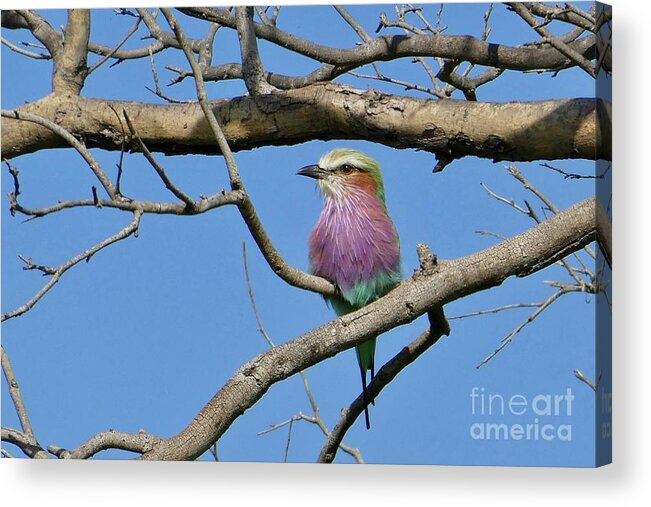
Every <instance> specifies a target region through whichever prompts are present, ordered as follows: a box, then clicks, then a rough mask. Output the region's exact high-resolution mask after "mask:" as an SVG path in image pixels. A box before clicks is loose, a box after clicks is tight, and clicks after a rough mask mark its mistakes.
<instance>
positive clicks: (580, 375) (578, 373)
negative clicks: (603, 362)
mask: <svg viewBox="0 0 651 507" xmlns="http://www.w3.org/2000/svg"><path fill="white" fill-rule="evenodd" d="M574 376H575V377H576V378H578V379H579V380H580V381H581V382H583V383H584V384H585V385H587V386H588V387H589V388H590V389H592V390H593V391H594V392H597V389H599V384H600V383H601V372H599V375H598V376H597V382H596V383H594V384H593V383H592V382H590V380H589V379H588V377H586V376H585V375H584V374H583V372H582V371H581V370H579V369H578V368H577V369H576V370H574Z"/></svg>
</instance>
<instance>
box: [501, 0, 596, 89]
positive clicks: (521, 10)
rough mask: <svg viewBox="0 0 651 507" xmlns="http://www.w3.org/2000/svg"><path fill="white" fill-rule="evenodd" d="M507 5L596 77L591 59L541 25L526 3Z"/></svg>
mask: <svg viewBox="0 0 651 507" xmlns="http://www.w3.org/2000/svg"><path fill="white" fill-rule="evenodd" d="M507 5H508V6H509V7H511V8H512V9H513V10H514V11H515V12H516V13H517V14H518V15H519V16H520V17H521V18H522V19H524V20H525V21H526V22H527V23H528V24H529V25H530V26H531V27H532V28H533V29H534V30H535V31H536V32H537V33H538V34H540V36H541V37H543V38H544V40H545V42H548V43H549V44H550V45H552V46H553V47H555V48H556V49H557V50H558V51H559V52H560V53H562V54H563V55H565V56H566V57H567V58H569V59H570V60H572V61H573V62H575V63H576V64H577V65H578V66H579V67H581V68H582V69H583V70H584V71H586V72H587V73H588V74H589V75H590V76H592V77H596V71H595V68H594V66H593V65H592V64H591V63H590V60H589V59H588V58H586V57H585V56H583V55H582V54H581V53H580V52H578V51H576V50H575V49H573V48H572V47H571V46H570V45H569V44H566V43H565V42H563V41H562V40H560V39H559V38H558V37H555V36H554V35H553V34H552V33H551V32H550V31H549V30H548V29H547V28H545V27H544V26H542V25H540V24H539V23H538V21H537V20H536V18H535V17H534V16H533V15H532V14H531V12H530V11H529V9H527V7H526V5H525V4H523V3H521V2H509V3H507ZM590 37H592V36H590Z"/></svg>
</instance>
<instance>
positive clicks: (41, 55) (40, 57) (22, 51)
mask: <svg viewBox="0 0 651 507" xmlns="http://www.w3.org/2000/svg"><path fill="white" fill-rule="evenodd" d="M2 43H3V44H4V45H5V46H7V47H8V48H9V49H11V50H12V51H15V52H16V53H18V54H19V55H22V56H28V57H29V58H34V59H35V60H51V59H52V56H51V55H48V54H45V53H35V52H33V51H28V50H27V49H23V48H21V47H20V46H16V45H15V44H13V43H12V42H10V41H8V40H7V39H5V38H4V37H2Z"/></svg>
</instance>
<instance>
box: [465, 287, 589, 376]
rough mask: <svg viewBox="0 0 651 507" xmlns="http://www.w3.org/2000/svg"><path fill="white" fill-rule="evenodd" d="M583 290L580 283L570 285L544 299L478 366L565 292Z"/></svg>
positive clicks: (502, 347)
mask: <svg viewBox="0 0 651 507" xmlns="http://www.w3.org/2000/svg"><path fill="white" fill-rule="evenodd" d="M583 291H584V287H581V286H578V285H569V286H565V287H563V288H561V289H559V290H557V291H556V292H554V293H553V294H552V295H551V296H549V297H548V298H547V299H546V300H545V301H543V303H542V304H541V305H540V306H539V307H538V308H537V309H536V311H534V312H533V313H532V314H531V315H529V316H528V317H527V319H526V320H525V321H524V322H522V323H521V324H520V325H519V326H517V327H516V328H515V329H514V330H513V331H511V332H510V333H509V334H508V335H506V337H504V338H503V339H502V341H501V342H500V344H499V346H498V347H497V348H496V349H495V350H494V351H493V352H491V353H490V354H489V355H488V356H486V357H485V358H484V359H482V360H481V362H480V363H479V364H478V365H477V368H481V367H482V366H483V365H485V364H486V363H487V362H489V361H490V360H491V359H493V358H494V357H495V356H496V355H497V354H499V353H500V352H501V351H502V350H503V349H504V347H506V346H507V345H508V344H509V343H511V342H512V341H513V338H514V337H515V336H516V335H517V334H518V333H519V332H520V331H522V330H523V329H524V328H525V327H526V326H527V325H528V324H531V323H532V322H533V321H534V320H536V318H537V317H538V316H539V315H540V314H541V313H543V312H544V311H545V310H546V309H547V308H549V307H550V306H551V305H552V304H554V302H556V301H557V300H558V298H560V297H561V296H564V295H565V294H568V293H569V292H583Z"/></svg>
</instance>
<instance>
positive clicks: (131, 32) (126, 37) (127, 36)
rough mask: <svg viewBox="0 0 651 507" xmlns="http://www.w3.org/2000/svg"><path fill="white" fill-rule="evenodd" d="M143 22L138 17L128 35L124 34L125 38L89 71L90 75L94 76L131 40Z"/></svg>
mask: <svg viewBox="0 0 651 507" xmlns="http://www.w3.org/2000/svg"><path fill="white" fill-rule="evenodd" d="M141 21H142V17H141V16H138V20H137V21H136V22H135V23H134V24H133V26H132V27H131V28H129V30H128V31H127V33H126V34H124V37H122V38H121V39H120V40H119V41H118V43H117V44H116V45H115V46H114V47H113V49H111V50H110V51H109V52H108V53H106V54H105V55H104V56H103V57H102V58H100V60H99V61H97V62H96V63H95V64H94V65H93V66H92V67H91V68H90V69H88V74H87V75H89V74H92V73H93V72H94V71H96V70H97V69H98V68H99V67H100V66H101V65H103V64H104V63H105V62H106V61H108V60H109V58H111V57H112V56H113V55H114V54H115V53H117V51H118V50H119V49H120V48H121V47H122V46H123V45H124V43H125V42H127V41H128V40H129V38H130V37H131V36H132V35H133V34H134V33H136V31H137V30H138V27H139V26H140V22H141Z"/></svg>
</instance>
